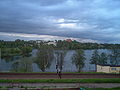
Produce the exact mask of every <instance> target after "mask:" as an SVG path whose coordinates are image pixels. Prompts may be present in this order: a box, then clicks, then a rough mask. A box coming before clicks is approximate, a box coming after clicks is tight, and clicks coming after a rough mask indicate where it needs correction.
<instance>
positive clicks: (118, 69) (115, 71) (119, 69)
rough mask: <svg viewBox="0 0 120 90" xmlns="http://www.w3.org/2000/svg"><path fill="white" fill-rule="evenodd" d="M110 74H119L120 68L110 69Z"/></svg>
mask: <svg viewBox="0 0 120 90" xmlns="http://www.w3.org/2000/svg"><path fill="white" fill-rule="evenodd" d="M110 73H120V67H110Z"/></svg>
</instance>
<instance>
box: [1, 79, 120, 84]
mask: <svg viewBox="0 0 120 90" xmlns="http://www.w3.org/2000/svg"><path fill="white" fill-rule="evenodd" d="M0 83H120V78H112V79H0Z"/></svg>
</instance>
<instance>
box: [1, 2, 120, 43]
mask: <svg viewBox="0 0 120 90" xmlns="http://www.w3.org/2000/svg"><path fill="white" fill-rule="evenodd" d="M119 19H120V1H119V0H0V32H13V33H14V32H15V33H33V34H39V35H55V36H56V35H58V36H68V37H75V38H76V37H77V38H85V39H92V40H98V41H101V42H108V43H112V42H113V43H114V42H116V43H120V42H117V41H119V40H120V30H119V28H120V21H119Z"/></svg>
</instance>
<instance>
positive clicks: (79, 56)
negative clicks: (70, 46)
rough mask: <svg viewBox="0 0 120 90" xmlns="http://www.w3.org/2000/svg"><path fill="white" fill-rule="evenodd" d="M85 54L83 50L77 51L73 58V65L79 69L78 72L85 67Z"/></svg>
mask: <svg viewBox="0 0 120 90" xmlns="http://www.w3.org/2000/svg"><path fill="white" fill-rule="evenodd" d="M85 59H86V58H85V54H84V51H83V50H76V53H75V54H74V55H73V57H72V63H74V64H75V65H76V67H77V68H78V72H80V71H81V69H82V68H83V67H84V60H85Z"/></svg>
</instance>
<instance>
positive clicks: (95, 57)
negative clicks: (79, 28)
mask: <svg viewBox="0 0 120 90" xmlns="http://www.w3.org/2000/svg"><path fill="white" fill-rule="evenodd" d="M99 60H100V56H99V54H98V50H94V51H93V54H92V57H91V59H90V63H91V64H98V63H99Z"/></svg>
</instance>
